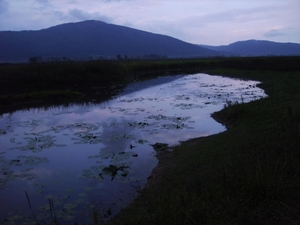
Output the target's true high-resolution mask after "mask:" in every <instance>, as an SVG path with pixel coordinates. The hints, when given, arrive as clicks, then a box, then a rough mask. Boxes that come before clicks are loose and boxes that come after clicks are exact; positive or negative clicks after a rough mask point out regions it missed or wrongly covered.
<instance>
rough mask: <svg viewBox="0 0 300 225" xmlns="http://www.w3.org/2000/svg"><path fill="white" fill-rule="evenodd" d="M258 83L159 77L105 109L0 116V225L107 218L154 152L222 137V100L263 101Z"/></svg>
mask: <svg viewBox="0 0 300 225" xmlns="http://www.w3.org/2000/svg"><path fill="white" fill-rule="evenodd" d="M257 83H258V82H256V81H243V80H235V79H230V78H224V77H219V76H210V75H206V74H194V75H176V76H163V77H159V78H155V79H152V80H148V81H143V82H137V83H134V84H131V85H128V86H127V87H126V88H125V89H124V91H123V92H122V93H121V94H119V95H118V96H115V97H113V98H112V99H110V100H108V101H106V102H102V103H96V104H94V103H93V102H89V103H86V104H82V105H70V106H68V107H63V106H61V107H52V108H47V109H30V110H23V111H15V112H13V113H10V114H3V115H1V116H0V224H2V223H3V224H5V223H8V222H13V221H14V222H15V223H16V224H22V223H23V224H35V219H34V217H36V220H37V221H38V222H40V223H42V222H45V223H48V224H49V222H50V221H51V219H53V218H54V216H55V217H57V219H58V221H61V223H63V224H74V223H75V222H76V223H78V224H90V223H91V219H92V212H93V211H94V210H96V211H98V212H100V213H101V215H102V217H103V220H107V219H109V218H110V217H111V216H113V215H115V214H116V213H117V212H118V211H119V210H120V209H121V208H123V207H124V206H126V205H127V204H128V203H130V202H131V201H132V199H133V198H134V197H135V196H136V195H137V194H138V192H139V190H140V189H141V188H143V186H144V185H145V183H146V181H147V177H148V176H149V175H150V173H151V171H152V169H153V168H154V167H155V166H156V165H157V159H156V157H155V154H156V152H155V150H154V149H153V146H152V145H154V144H155V143H165V144H168V145H169V146H172V145H176V144H178V143H179V142H180V141H184V140H187V139H190V138H194V137H200V136H207V135H211V134H215V133H219V132H222V131H224V130H225V127H224V126H223V125H221V124H219V123H217V122H216V121H214V120H213V119H212V118H211V117H210V115H211V114H212V113H213V112H215V111H219V110H221V109H222V108H223V107H224V104H225V103H226V101H233V102H235V101H239V102H241V101H242V99H243V101H244V102H249V101H252V100H255V99H259V98H261V97H265V94H264V92H263V90H261V89H259V88H257V87H256V84H257ZM25 192H26V193H25ZM26 194H27V196H26ZM27 197H28V198H27ZM29 203H30V206H31V208H32V210H31V208H30V206H29ZM51 213H52V215H51ZM33 214H34V215H33ZM1 222H2V223H1Z"/></svg>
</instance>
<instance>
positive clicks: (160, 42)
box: [0, 20, 300, 62]
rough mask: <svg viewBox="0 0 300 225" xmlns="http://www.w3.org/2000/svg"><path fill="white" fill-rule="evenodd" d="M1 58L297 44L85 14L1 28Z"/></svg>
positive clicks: (184, 52)
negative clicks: (217, 41)
mask: <svg viewBox="0 0 300 225" xmlns="http://www.w3.org/2000/svg"><path fill="white" fill-rule="evenodd" d="M0 49H1V51H0V62H28V59H29V58H30V57H31V58H32V57H38V58H41V59H48V60H51V59H53V58H54V59H57V58H59V59H64V60H66V59H72V60H82V59H91V58H92V59H97V58H106V59H113V58H118V57H119V58H124V57H125V58H127V57H128V58H137V57H138V58H147V57H148V58H155V57H164V58H165V57H168V58H188V57H215V56H230V55H235V56H263V55H300V44H295V43H276V42H269V41H255V40H249V41H240V42H236V43H233V44H230V45H227V46H207V45H196V44H191V43H187V42H184V41H181V40H179V39H176V38H173V37H170V36H166V35H161V34H154V33H150V32H146V31H141V30H137V29H133V28H129V27H124V26H119V25H114V24H108V23H105V22H101V21H95V20H89V21H83V22H78V23H67V24H61V25H57V26H54V27H50V28H47V29H42V30H37V31H0Z"/></svg>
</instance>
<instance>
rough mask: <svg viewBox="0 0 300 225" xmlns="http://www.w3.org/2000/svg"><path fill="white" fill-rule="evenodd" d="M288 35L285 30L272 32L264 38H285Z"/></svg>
mask: <svg viewBox="0 0 300 225" xmlns="http://www.w3.org/2000/svg"><path fill="white" fill-rule="evenodd" d="M285 34H286V33H285V32H284V31H283V30H270V31H268V32H266V33H265V34H264V37H279V36H284V35H285Z"/></svg>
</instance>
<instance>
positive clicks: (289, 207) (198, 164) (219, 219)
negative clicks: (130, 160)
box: [111, 70, 300, 225]
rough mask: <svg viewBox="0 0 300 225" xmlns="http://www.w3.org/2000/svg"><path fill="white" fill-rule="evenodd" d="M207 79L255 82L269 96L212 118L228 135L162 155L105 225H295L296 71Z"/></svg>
mask: <svg viewBox="0 0 300 225" xmlns="http://www.w3.org/2000/svg"><path fill="white" fill-rule="evenodd" d="M211 73H213V74H216V73H217V74H223V75H230V76H234V77H240V78H247V79H249V78H252V79H256V80H261V81H263V82H264V83H263V84H261V87H263V88H264V89H265V91H266V92H267V93H268V94H269V97H268V98H265V99H261V100H258V101H254V102H250V103H247V104H234V105H232V106H229V107H226V108H224V110H222V111H220V112H217V113H214V114H213V117H214V118H215V119H216V120H218V121H220V122H222V123H224V124H226V125H227V126H228V127H231V128H230V129H229V130H227V131H226V132H223V133H220V134H216V135H212V136H209V137H205V138H198V139H193V140H190V141H187V142H184V143H182V144H181V145H180V146H177V147H175V148H174V151H173V152H165V153H160V154H159V155H158V158H159V159H160V163H159V166H158V167H157V168H156V169H155V170H154V172H153V174H152V176H151V177H150V178H149V184H148V186H147V187H146V188H145V189H144V191H143V193H142V194H141V195H140V196H139V197H138V198H137V199H136V200H135V201H134V203H133V204H132V205H130V206H129V207H128V208H126V209H124V210H123V211H122V212H121V213H120V214H119V215H118V216H117V217H116V218H115V219H114V220H113V221H111V224H172V225H173V224H300V174H299V172H300V73H299V72H274V71H273V72H270V71H258V70H247V71H245V70H239V71H237V70H218V71H211Z"/></svg>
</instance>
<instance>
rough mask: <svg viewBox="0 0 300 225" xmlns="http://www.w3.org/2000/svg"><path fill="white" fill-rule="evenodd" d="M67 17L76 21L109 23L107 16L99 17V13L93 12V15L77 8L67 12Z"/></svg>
mask: <svg viewBox="0 0 300 225" xmlns="http://www.w3.org/2000/svg"><path fill="white" fill-rule="evenodd" d="M68 15H69V16H71V17H72V18H75V19H76V20H80V21H82V20H91V19H93V20H101V21H104V22H110V21H111V19H110V18H109V17H108V16H105V15H101V14H100V13H98V12H95V13H88V12H85V11H83V10H80V9H77V8H74V9H72V10H70V11H69V12H68Z"/></svg>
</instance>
